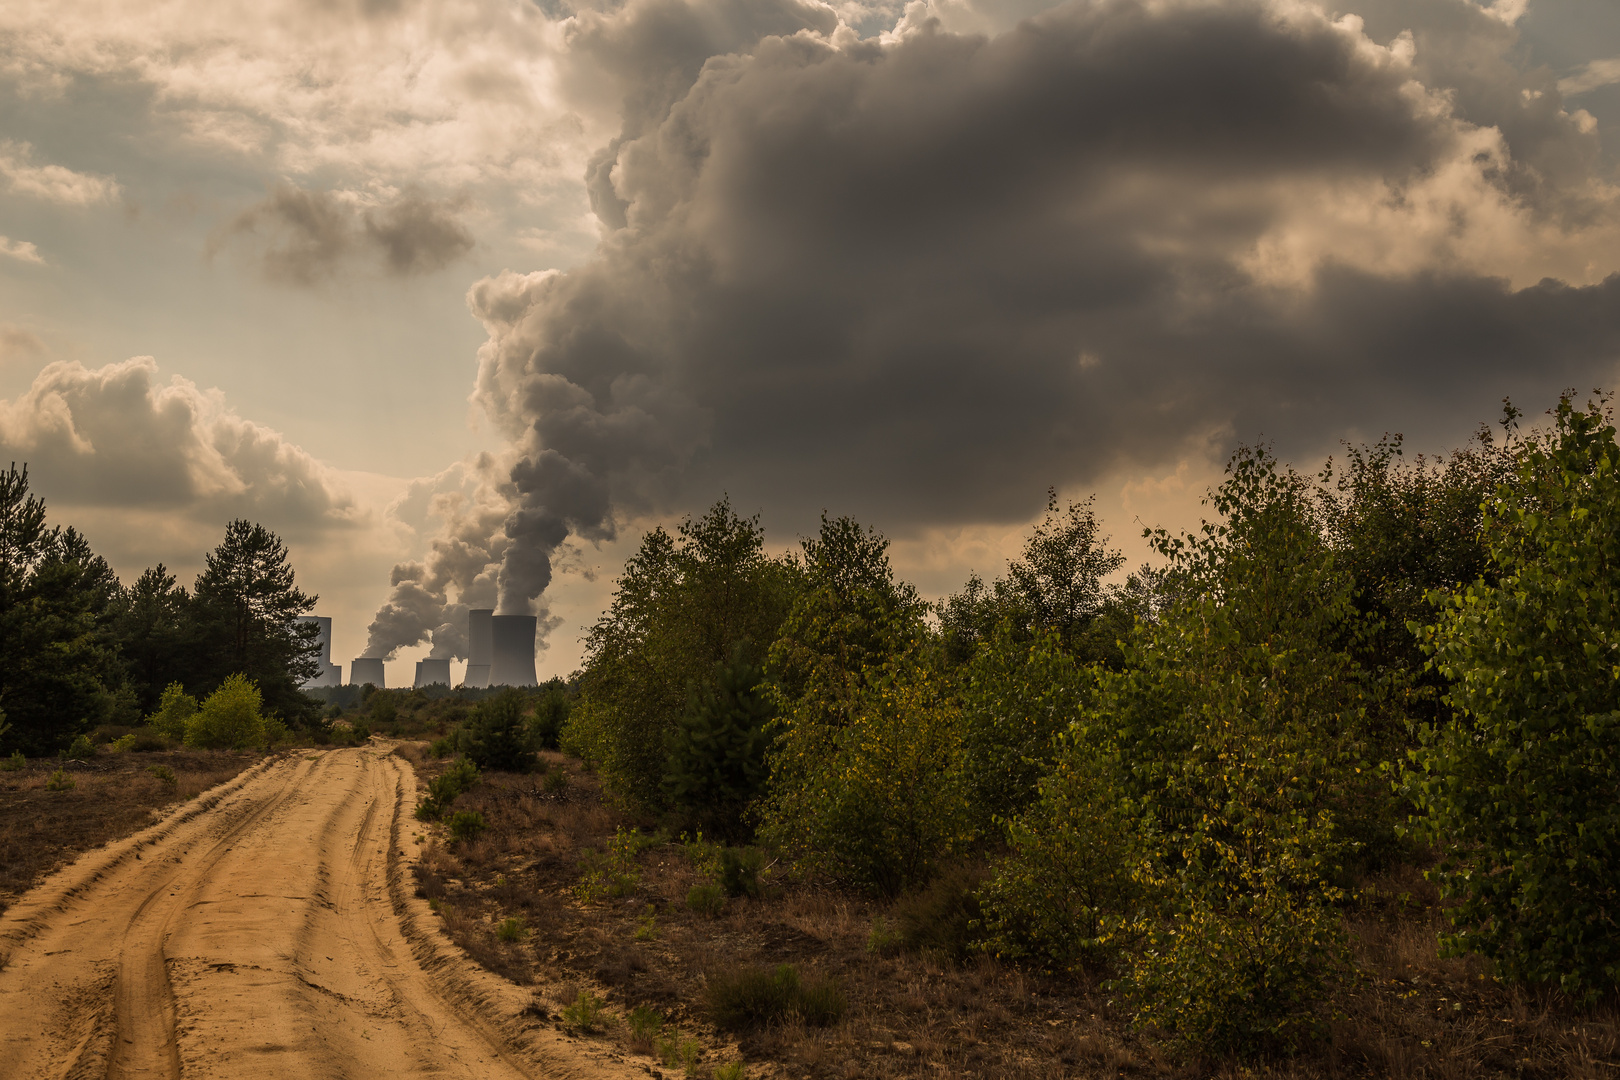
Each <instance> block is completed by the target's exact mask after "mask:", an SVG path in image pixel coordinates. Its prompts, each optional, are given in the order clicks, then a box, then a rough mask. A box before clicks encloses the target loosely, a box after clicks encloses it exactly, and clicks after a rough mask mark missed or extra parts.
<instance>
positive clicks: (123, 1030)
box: [0, 746, 644, 1080]
mask: <svg viewBox="0 0 1620 1080" xmlns="http://www.w3.org/2000/svg"><path fill="white" fill-rule="evenodd" d="M414 801H415V779H414V777H413V775H412V773H411V769H410V766H409V765H408V764H407V763H405V762H403V761H401V760H400V759H399V758H397V757H393V756H391V755H389V754H388V753H387V752H386V750H385V749H381V748H378V747H375V746H373V747H362V748H358V749H348V750H331V751H321V752H308V751H305V752H298V753H294V754H292V755H289V756H284V757H281V758H275V759H270V760H267V761H265V762H263V763H261V764H260V765H258V766H255V767H254V768H252V769H250V770H248V771H247V772H244V773H242V774H241V775H240V776H238V777H237V778H236V779H234V780H232V781H230V782H228V783H226V784H222V785H220V786H219V787H218V788H215V789H213V790H212V791H210V792H206V793H204V794H203V795H202V796H199V797H198V798H197V799H194V800H192V802H190V803H188V804H186V805H185V806H184V807H183V808H181V809H180V810H178V811H176V812H175V813H173V814H172V815H170V816H169V817H168V818H166V819H165V820H163V821H162V822H159V823H158V824H156V825H154V826H152V827H151V828H149V829H147V830H146V831H144V832H142V833H140V834H138V835H136V836H133V837H130V838H129V839H127V840H123V841H120V842H118V843H116V844H113V845H109V846H108V847H106V848H103V849H101V850H99V851H95V852H91V853H90V854H89V855H86V856H85V857H84V858H82V859H80V860H79V861H78V862H76V863H74V864H73V865H72V866H70V867H68V868H67V869H65V870H63V871H61V872H59V873H58V874H56V875H55V876H53V877H52V878H51V879H50V880H48V881H46V882H45V883H44V884H42V885H41V886H39V887H38V888H36V889H34V890H33V891H31V892H30V893H28V894H27V895H26V896H24V897H23V898H22V899H21V900H19V901H18V902H17V904H15V905H14V906H13V907H12V908H11V909H10V910H9V911H7V912H6V913H5V915H4V916H3V917H0V1078H7V1080H9V1078H12V1077H16V1078H18V1080H22V1078H28V1080H36V1078H43V1077H63V1078H76V1077H104V1076H105V1077H114V1078H126V1077H128V1078H134V1077H143V1078H144V1077H154V1078H171V1077H180V1076H184V1077H198V1078H208V1080H214V1078H223V1077H277V1078H298V1080H303V1078H316V1077H334V1078H336V1077H344V1078H348V1077H353V1078H360V1077H406V1076H417V1075H428V1074H431V1075H433V1076H435V1077H468V1078H473V1077H476V1078H479V1080H510V1078H518V1077H542V1076H543V1077H548V1078H550V1077H556V1078H564V1077H580V1078H591V1080H594V1078H597V1077H624V1076H628V1075H632V1074H633V1073H634V1074H641V1072H640V1070H639V1069H634V1068H632V1067H631V1066H629V1065H627V1064H626V1063H623V1062H621V1061H619V1060H616V1059H615V1058H613V1057H612V1056H610V1055H608V1054H607V1053H606V1052H604V1051H601V1050H592V1049H590V1048H589V1047H588V1046H587V1045H586V1044H583V1043H577V1042H574V1041H572V1040H570V1039H567V1038H566V1037H565V1036H563V1035H562V1034H560V1033H558V1032H557V1031H555V1030H554V1029H552V1028H551V1027H549V1026H547V1025H543V1024H541V1023H539V1022H538V1021H537V1020H536V1019H535V1018H533V1017H532V1016H529V1015H526V1014H525V1013H524V1012H523V1009H524V1007H525V1005H527V1004H528V1002H529V996H528V994H527V993H526V992H524V991H522V990H521V989H520V988H517V987H514V986H512V985H511V984H510V983H507V982H505V981H504V980H500V979H497V978H495V977H494V976H492V975H489V974H488V973H487V972H484V971H483V970H482V969H479V968H477V967H476V966H474V965H473V964H471V963H470V962H469V961H468V960H467V959H466V958H465V957H464V956H462V955H461V954H460V953H459V951H457V950H456V949H455V948H454V947H453V946H450V945H449V944H448V943H447V942H445V941H444V939H443V938H442V937H441V936H440V935H439V934H438V932H437V930H436V928H435V927H434V921H435V919H436V917H435V916H434V915H432V913H431V912H429V911H428V909H427V907H426V905H425V904H423V903H422V902H421V901H419V900H417V899H416V898H415V897H414V896H413V895H412V894H411V889H410V886H409V880H408V873H407V868H408V866H409V863H410V860H411V859H412V858H413V857H414V855H415V843H414V840H413V836H412V832H413V830H412V829H411V824H412V822H411V819H410V809H411V807H412V806H413V805H414ZM641 1075H644V1074H641Z"/></svg>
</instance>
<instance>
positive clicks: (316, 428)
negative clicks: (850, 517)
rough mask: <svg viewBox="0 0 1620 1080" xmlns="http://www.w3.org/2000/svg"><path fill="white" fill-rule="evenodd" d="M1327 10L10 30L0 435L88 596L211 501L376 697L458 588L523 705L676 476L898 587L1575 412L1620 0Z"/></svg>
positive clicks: (1595, 374)
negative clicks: (1064, 516) (534, 619)
mask: <svg viewBox="0 0 1620 1080" xmlns="http://www.w3.org/2000/svg"><path fill="white" fill-rule="evenodd" d="M1347 2H1348V6H1343V5H1341V4H1339V3H1330V4H1327V5H1325V6H1324V5H1319V4H1316V3H1310V2H1302V0H1270V2H1267V0H1117V2H1116V0H1095V2H1086V0H1081V2H1076V3H1070V4H1064V5H1060V6H1057V7H1050V8H1049V7H1047V6H1046V5H1044V4H1042V3H1040V2H1039V0H917V2H913V3H910V4H902V3H897V2H889V0H874V2H863V0H850V2H846V3H834V4H832V5H830V6H829V5H827V4H823V3H819V2H816V0H628V2H624V3H611V2H609V3H603V4H597V5H589V6H587V5H584V4H578V5H576V4H571V3H568V2H566V0H539V2H526V0H445V2H441V3H423V2H417V0H254V2H252V3H247V2H240V0H153V2H147V3H129V2H127V0H119V2H111V0H108V2H102V3H97V2H91V0H70V2H67V3H62V2H60V0H52V2H49V3H47V2H44V0H10V2H8V3H6V4H5V5H0V455H3V456H4V458H5V459H6V460H8V461H9V460H11V459H16V460H17V461H19V462H22V461H27V462H28V463H29V469H30V476H31V479H32V482H33V485H34V488H35V490H36V491H38V492H39V493H41V494H42V495H43V496H44V497H45V498H46V499H47V501H48V503H49V506H50V510H51V514H52V519H53V520H54V521H56V522H59V523H72V524H76V525H78V526H80V527H81V528H83V529H84V530H85V531H86V532H87V534H88V535H89V537H90V540H91V542H92V543H93V544H94V546H95V547H96V549H97V550H98V551H100V552H102V553H104V554H105V555H106V556H107V557H108V558H109V559H110V560H111V561H112V563H113V564H114V566H115V567H116V569H117V570H118V571H119V572H120V573H121V574H122V575H123V576H124V577H125V579H126V580H129V579H130V578H132V577H133V575H135V574H138V573H139V572H140V570H141V569H142V568H144V567H145V566H148V565H150V564H152V563H154V562H157V561H159V560H161V561H164V562H166V563H167V564H168V565H169V566H170V567H171V568H174V569H177V570H179V571H180V572H181V574H182V578H183V580H189V578H190V577H191V576H192V575H194V574H195V573H196V571H197V570H198V569H199V568H200V564H201V559H202V554H203V553H204V552H205V551H206V550H208V549H209V548H211V547H212V546H213V545H214V544H216V543H217V542H218V540H219V538H220V536H221V535H222V533H223V530H224V525H225V523H226V522H227V521H228V520H229V519H231V518H233V517H239V516H240V517H249V518H252V519H254V520H258V521H262V522H263V523H264V524H266V525H267V526H269V527H271V528H272V529H275V530H276V531H277V532H279V533H280V534H281V535H282V536H284V537H285V538H286V539H287V540H288V541H289V543H290V545H291V547H292V550H293V553H294V561H295V565H296V567H297V568H298V570H299V580H300V584H301V585H303V586H304V587H305V588H306V589H309V590H312V591H315V592H318V593H319V594H320V595H321V603H320V605H319V607H318V610H319V612H320V613H321V614H326V615H330V616H332V617H333V619H334V639H335V649H334V652H335V657H334V658H335V659H336V660H337V661H338V662H339V663H342V664H344V665H345V666H347V664H348V662H349V660H350V658H352V657H354V656H356V655H359V654H361V653H362V651H367V650H369V652H370V653H371V654H375V655H384V654H389V655H392V656H394V657H395V660H394V662H393V663H391V664H390V666H389V680H390V682H391V683H394V684H398V683H399V682H401V681H406V682H408V681H409V677H410V670H411V661H414V660H415V659H417V658H418V657H421V656H423V655H426V654H427V653H428V651H429V649H430V648H432V649H436V650H437V652H438V654H439V655H459V654H460V653H461V651H462V650H463V648H464V645H463V643H462V641H461V637H460V630H459V628H460V626H461V623H462V619H463V615H464V611H465V608H466V607H467V606H468V605H469V604H471V605H472V606H493V605H499V606H500V608H501V609H502V610H506V611H522V610H535V611H538V612H539V613H540V614H542V616H543V617H544V619H545V624H546V625H547V626H548V627H550V632H549V637H548V645H547V648H546V649H545V651H544V652H543V653H542V655H541V657H540V662H539V667H540V669H541V671H542V672H543V673H546V674H549V673H552V672H556V673H563V674H566V673H567V672H568V671H569V670H571V669H572V668H573V667H574V666H575V665H576V664H577V662H578V659H579V653H580V648H579V642H578V638H579V635H580V633H581V632H582V629H583V627H584V626H586V625H588V624H589V622H590V621H591V620H592V619H593V618H594V617H595V615H596V613H597V612H598V611H599V610H600V608H601V606H602V605H603V603H604V602H605V599H606V596H607V591H608V589H609V588H610V586H611V581H612V578H613V576H614V575H615V574H616V573H617V571H618V569H619V567H620V566H621V565H622V562H623V559H624V557H625V556H626V555H627V554H628V553H629V552H630V551H631V550H633V549H634V546H635V544H636V543H637V542H638V541H639V539H640V537H641V535H642V534H643V533H644V531H645V530H646V528H648V527H649V525H650V524H652V523H654V522H657V521H666V522H672V521H676V520H678V519H679V517H680V516H681V515H682V514H683V513H686V512H701V511H702V510H703V509H704V508H705V507H706V506H707V505H709V504H710V503H712V502H713V501H714V500H715V499H716V498H718V497H719V496H720V495H721V494H722V493H729V494H730V496H731V498H732V501H733V503H734V505H736V506H737V507H738V508H739V509H741V510H743V511H744V512H754V511H758V512H759V513H761V514H762V516H763V521H764V524H765V527H766V530H767V533H768V535H769V537H770V538H771V540H772V542H773V544H775V545H777V546H787V545H789V544H791V543H792V542H794V541H795V539H796V538H797V537H798V536H799V535H801V534H803V533H806V532H809V531H811V530H813V529H814V528H815V523H816V520H817V518H818V516H819V515H820V513H821V511H822V510H823V509H825V510H828V511H830V512H832V513H835V514H836V513H851V514H854V515H856V516H857V517H859V518H861V519H862V520H864V521H866V522H869V523H871V524H873V525H875V526H877V527H878V528H880V529H881V530H883V531H884V532H885V533H886V534H888V535H889V536H891V537H892V538H893V539H894V540H895V545H896V546H895V554H896V563H897V565H898V567H899V569H900V570H901V572H902V573H905V574H906V575H908V576H910V577H912V578H913V579H914V580H916V581H917V582H918V583H919V585H920V586H921V587H922V589H923V591H924V592H925V593H927V594H930V595H935V596H937V595H941V594H943V593H945V592H948V591H951V590H952V589H954V588H956V587H957V586H959V585H960V583H961V581H962V580H963V579H964V578H965V577H966V576H967V574H968V572H969V571H970V570H978V571H980V572H981V573H984V574H986V575H994V574H995V573H997V572H998V571H1000V570H1001V569H1002V567H1003V565H1004V560H1005V558H1006V557H1007V555H1009V554H1011V553H1013V551H1014V550H1015V549H1016V546H1017V543H1018V538H1019V536H1020V535H1021V533H1022V531H1023V529H1024V527H1025V526H1026V524H1027V523H1028V522H1029V521H1030V520H1031V519H1032V518H1034V517H1036V516H1038V514H1039V512H1040V510H1041V509H1042V507H1043V505H1044V502H1045V491H1046V489H1047V488H1048V487H1049V486H1055V487H1057V488H1058V489H1059V490H1060V491H1061V492H1062V493H1063V494H1064V495H1065V496H1069V497H1083V496H1085V495H1087V494H1090V493H1093V492H1095V493H1096V495H1097V507H1098V510H1099V512H1100V513H1101V515H1102V517H1103V519H1104V523H1105V526H1106V527H1107V528H1108V530H1109V531H1110V532H1111V533H1112V534H1113V536H1114V538H1115V539H1116V541H1117V542H1119V544H1120V545H1121V546H1123V547H1124V548H1125V549H1126V550H1127V552H1128V553H1129V554H1130V555H1131V556H1132V557H1133V559H1136V558H1140V557H1141V556H1142V554H1143V549H1142V547H1141V544H1140V541H1139V539H1138V534H1139V533H1140V530H1141V527H1142V525H1143V524H1147V525H1160V524H1163V525H1168V526H1171V527H1180V526H1188V525H1191V524H1193V523H1195V522H1196V521H1197V520H1198V516H1199V512H1200V509H1201V508H1200V506H1199V502H1198V500H1199V496H1200V495H1201V494H1202V492H1203V491H1204V490H1205V488H1206V487H1207V486H1208V485H1209V484H1210V483H1211V482H1212V481H1215V480H1216V479H1218V477H1219V473H1220V467H1221V464H1222V463H1223V462H1224V460H1225V458H1226V456H1227V454H1228V453H1229V452H1230V451H1231V449H1232V447H1233V446H1234V445H1236V444H1237V443H1239V442H1252V441H1256V440H1261V439H1266V440H1271V441H1272V442H1274V443H1275V444H1276V446H1277V448H1278V450H1279V452H1280V453H1281V454H1282V455H1283V456H1284V457H1285V458H1289V459H1291V460H1294V461H1296V462H1298V463H1300V464H1302V465H1311V466H1314V465H1315V464H1317V463H1318V462H1319V461H1320V459H1321V458H1322V457H1323V456H1324V455H1326V454H1329V453H1333V452H1335V451H1336V449H1337V448H1338V446H1339V443H1340V440H1344V439H1350V440H1362V439H1375V438H1377V437H1378V436H1379V435H1381V434H1382V433H1384V432H1385V431H1401V432H1404V433H1405V435H1406V436H1407V440H1408V444H1409V445H1411V446H1414V447H1416V448H1418V449H1427V450H1443V449H1445V448H1448V447H1451V446H1455V445H1457V444H1458V443H1460V442H1461V441H1462V440H1464V439H1466V438H1467V436H1468V434H1469V433H1470V431H1472V430H1473V429H1474V428H1475V427H1476V426H1477V425H1478V424H1479V423H1480V422H1481V421H1488V420H1491V419H1493V418H1494V417H1495V416H1496V415H1497V414H1498V413H1499V411H1500V405H1499V403H1500V401H1501V399H1502V398H1503V397H1504V396H1509V395H1511V396H1512V398H1513V399H1514V401H1515V402H1516V403H1518V404H1519V405H1521V406H1522V407H1524V408H1526V409H1527V410H1529V411H1531V412H1532V413H1535V412H1539V411H1540V410H1541V409H1543V408H1545V407H1546V406H1547V405H1548V404H1550V403H1551V402H1552V401H1553V400H1555V399H1556V396H1557V394H1558V392H1559V391H1560V390H1561V389H1564V388H1566V387H1574V388H1578V389H1581V390H1586V389H1589V388H1592V387H1595V386H1614V385H1616V383H1617V381H1620V380H1617V379H1616V361H1617V359H1620V276H1611V275H1614V274H1615V273H1616V271H1617V270H1620V189H1617V187H1616V171H1615V164H1616V148H1617V147H1620V6H1617V5H1614V4H1611V3H1601V2H1598V0H1493V2H1490V3H1488V4H1487V3H1481V2H1476V0H1347Z"/></svg>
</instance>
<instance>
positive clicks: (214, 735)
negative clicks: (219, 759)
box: [185, 675, 264, 750]
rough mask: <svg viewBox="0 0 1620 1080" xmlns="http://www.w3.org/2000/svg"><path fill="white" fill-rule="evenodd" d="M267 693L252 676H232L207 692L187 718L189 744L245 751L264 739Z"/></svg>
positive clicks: (212, 748) (187, 742) (187, 740)
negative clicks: (264, 692)
mask: <svg viewBox="0 0 1620 1080" xmlns="http://www.w3.org/2000/svg"><path fill="white" fill-rule="evenodd" d="M263 703H264V695H262V694H261V693H260V692H259V687H258V685H257V684H256V683H254V682H253V680H252V679H249V678H248V677H246V676H245V675H231V676H229V677H227V678H226V679H225V681H224V682H222V683H220V684H219V689H218V690H215V691H214V692H213V693H212V694H209V695H208V699H207V700H206V701H204V702H203V703H202V708H200V709H199V710H198V711H197V712H196V714H195V715H193V716H192V717H191V718H190V719H189V720H187V721H186V738H185V741H186V745H187V746H196V747H202V748H204V749H211V750H245V749H247V748H248V747H251V746H258V745H260V744H261V743H263V741H264V717H263V716H262V715H261V714H260V708H261V707H262V706H263Z"/></svg>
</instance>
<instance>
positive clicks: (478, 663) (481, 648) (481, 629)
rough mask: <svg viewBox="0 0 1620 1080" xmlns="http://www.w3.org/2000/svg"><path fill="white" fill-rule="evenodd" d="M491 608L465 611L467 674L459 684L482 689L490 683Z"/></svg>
mask: <svg viewBox="0 0 1620 1080" xmlns="http://www.w3.org/2000/svg"><path fill="white" fill-rule="evenodd" d="M494 618H495V611H494V609H492V608H473V609H472V610H471V611H469V612H467V675H466V678H464V679H462V680H461V685H463V686H471V687H475V688H478V689H482V688H483V687H486V686H488V685H490V682H489V665H490V662H491V658H492V657H494V655H495V627H494V624H493V621H492V620H493V619H494Z"/></svg>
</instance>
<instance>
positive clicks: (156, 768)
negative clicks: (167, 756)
mask: <svg viewBox="0 0 1620 1080" xmlns="http://www.w3.org/2000/svg"><path fill="white" fill-rule="evenodd" d="M146 771H147V772H149V773H151V774H152V777H153V779H155V780H156V781H157V782H158V783H160V784H162V785H163V786H164V787H166V788H168V789H169V790H171V791H172V790H174V788H175V787H177V786H178V785H179V783H180V781H179V779H178V778H177V777H176V776H175V775H174V770H173V769H171V768H169V767H168V766H167V765H148V766H147V767H146Z"/></svg>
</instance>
